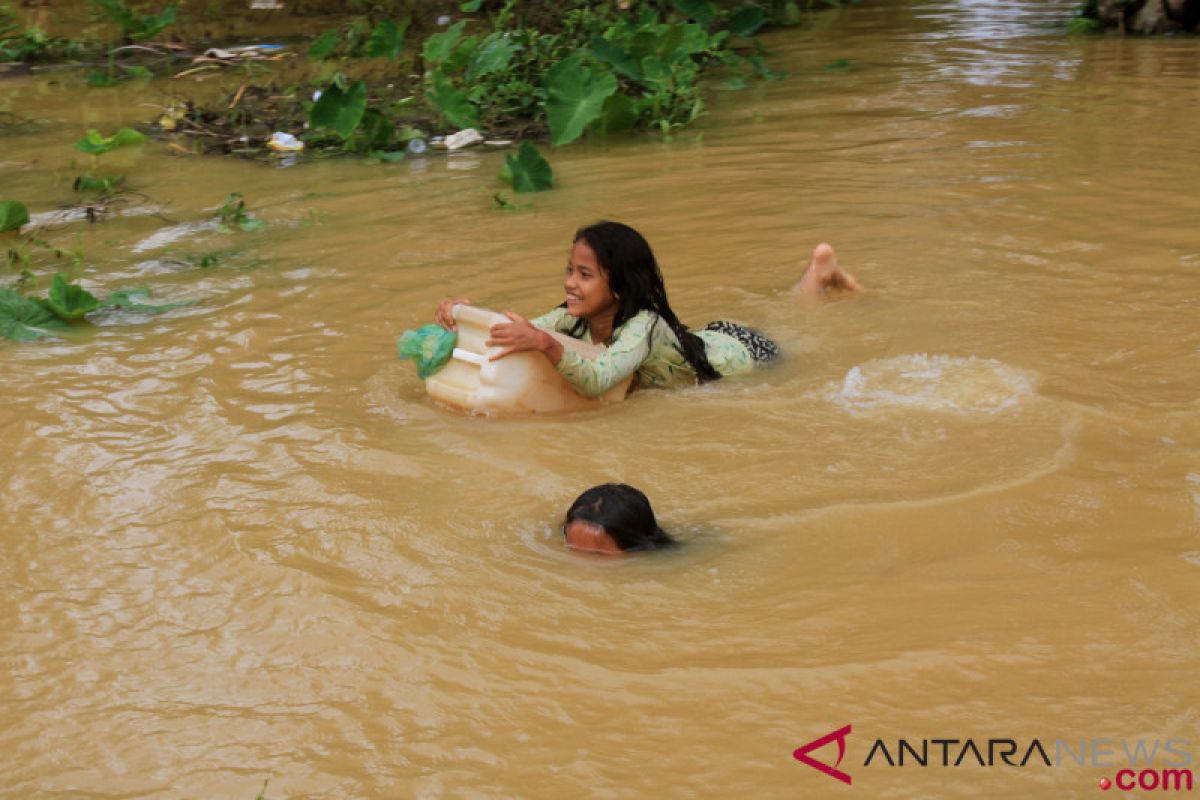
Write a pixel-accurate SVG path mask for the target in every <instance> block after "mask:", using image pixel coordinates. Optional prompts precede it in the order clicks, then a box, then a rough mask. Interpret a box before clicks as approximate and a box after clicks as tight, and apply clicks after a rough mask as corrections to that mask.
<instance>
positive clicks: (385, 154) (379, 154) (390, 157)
mask: <svg viewBox="0 0 1200 800" xmlns="http://www.w3.org/2000/svg"><path fill="white" fill-rule="evenodd" d="M368 155H369V156H370V157H371V158H373V159H375V160H376V161H382V162H384V163H385V164H398V163H400V162H401V161H403V160H404V158H405V153H404V151H403V150H372V151H371V152H370V153H368Z"/></svg>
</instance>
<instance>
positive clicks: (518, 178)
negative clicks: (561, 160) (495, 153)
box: [504, 142, 554, 192]
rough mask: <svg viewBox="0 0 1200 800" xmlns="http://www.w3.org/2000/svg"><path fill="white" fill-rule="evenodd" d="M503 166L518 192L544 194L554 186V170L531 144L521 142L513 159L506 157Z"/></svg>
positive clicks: (510, 156)
mask: <svg viewBox="0 0 1200 800" xmlns="http://www.w3.org/2000/svg"><path fill="white" fill-rule="evenodd" d="M504 165H505V167H507V169H508V172H509V174H510V175H512V183H513V188H514V189H515V190H517V191H518V192H544V191H546V190H547V189H549V188H551V187H553V186H554V170H552V169H550V164H549V162H547V161H546V159H545V158H544V157H543V156H542V154H541V153H539V152H538V149H537V148H536V147H534V146H533V144H532V143H531V142H522V143H521V149H520V150H518V151H517V155H516V156H515V157H514V156H513V155H512V154H509V155H506V156H505V157H504Z"/></svg>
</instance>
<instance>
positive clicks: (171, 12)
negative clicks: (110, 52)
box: [126, 3, 175, 41]
mask: <svg viewBox="0 0 1200 800" xmlns="http://www.w3.org/2000/svg"><path fill="white" fill-rule="evenodd" d="M174 21H175V4H174V3H172V4H171V5H169V6H167V7H166V8H164V9H163V10H162V11H161V12H159V13H158V14H150V15H147V16H144V17H141V18H139V19H138V20H137V25H136V27H135V28H133V29H127V30H126V33H128V34H129V38H130V39H133V40H134V41H139V40H143V39H149V38H151V37H153V36H155V35H156V34H158V32H159V31H161V30H162V29H163V28H165V27H167V26H168V25H170V24H171V23H172V22H174Z"/></svg>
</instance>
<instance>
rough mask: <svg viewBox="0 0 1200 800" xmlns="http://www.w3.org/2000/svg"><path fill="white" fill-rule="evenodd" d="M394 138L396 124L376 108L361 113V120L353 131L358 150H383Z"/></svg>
mask: <svg viewBox="0 0 1200 800" xmlns="http://www.w3.org/2000/svg"><path fill="white" fill-rule="evenodd" d="M395 138H396V126H395V125H393V124H392V121H391V120H390V119H388V118H387V117H386V116H384V114H383V112H382V111H380V110H379V109H376V108H368V109H367V110H366V111H365V112H364V113H363V118H362V122H360V123H359V125H358V130H357V131H355V133H354V144H355V146H356V148H357V149H358V150H360V151H361V150H383V149H385V148H387V146H388V145H390V144H391V143H392V141H393V140H395Z"/></svg>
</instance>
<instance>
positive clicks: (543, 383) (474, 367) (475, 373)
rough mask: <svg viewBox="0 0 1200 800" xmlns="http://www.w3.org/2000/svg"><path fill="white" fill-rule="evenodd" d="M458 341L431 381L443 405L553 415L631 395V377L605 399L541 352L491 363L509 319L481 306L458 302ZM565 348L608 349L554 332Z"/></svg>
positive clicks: (427, 387)
mask: <svg viewBox="0 0 1200 800" xmlns="http://www.w3.org/2000/svg"><path fill="white" fill-rule="evenodd" d="M451 313H453V314H454V321H455V322H457V323H458V341H457V342H456V343H455V344H456V347H455V348H454V353H453V355H451V357H450V360H449V361H447V362H446V365H445V366H444V367H442V368H441V369H440V370H438V371H437V372H436V373H434V374H433V375H431V376H429V377H428V378H426V379H425V390H426V391H427V392H429V396H430V397H432V398H433V399H434V400H437V401H438V402H440V403H445V404H446V405H448V406H453V407H454V408H459V409H462V410H464V411H470V412H473V413H477V414H547V413H553V412H556V411H581V410H584V409H588V408H596V407H598V406H601V405H604V404H606V403H615V402H617V401H620V400H624V399H625V393H626V392H627V391H629V384H630V383H631V382H632V380H633V376H632V375H630V376H629V377H628V378H626V379H625V380H623V381H621V382H620V383H619V384H617V385H616V386H614V387H612V388H611V389H609V390H608V391H607V392H605V393H604V394H602V395H600V396H599V397H585V396H584V395H582V394H579V393H578V392H576V391H575V389H574V388H573V387H572V386H571V384H570V383H569V382H568V381H567V379H566V378H564V377H563V376H562V375H559V374H558V371H557V370H556V369H554V367H553V366H552V365H551V364H550V362H549V361H547V360H546V357H545V356H544V355H542V354H541V353H535V352H532V351H529V352H520V353H510V354H509V355H507V356H505V357H504V358H499V359H497V360H495V361H488V356H489V355H490V354H492V353H497V352H500V348H499V347H487V346H486V345H485V344H484V342H486V341H487V340H488V339H489V338H491V333H490V332H491V327H492V326H493V325H496V324H499V323H505V322H509V321H510V320H509V319H508V317H506V316H504V315H503V314H498V313H496V312H495V311H488V310H487V309H485V308H477V307H475V306H467V305H462V304H459V305H456V306H454V308H453V309H452V311H451ZM550 335H551V336H553V337H554V338H555V339H558V341H559V342H561V343H562V346H563V347H564V348H568V349H571V350H575V351H577V352H579V353H581V354H582V355H584V356H588V357H591V356H595V355H598V354H599V353H602V352H604V348H603V347H600V346H599V345H595V344H588V343H587V342H581V341H579V340H578V339H572V338H571V337H570V336H566V335H563V334H561V333H554V332H551V333H550Z"/></svg>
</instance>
